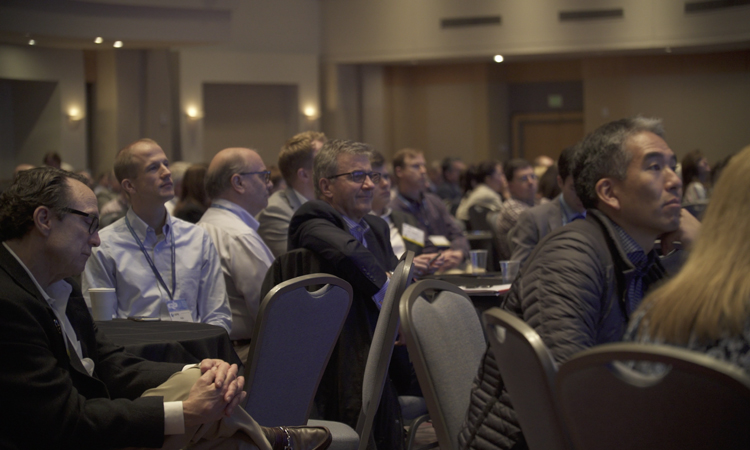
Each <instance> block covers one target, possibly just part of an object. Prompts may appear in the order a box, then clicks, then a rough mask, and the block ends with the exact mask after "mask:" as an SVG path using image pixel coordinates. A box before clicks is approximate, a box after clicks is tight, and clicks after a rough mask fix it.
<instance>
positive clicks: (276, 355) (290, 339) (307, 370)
mask: <svg viewBox="0 0 750 450" xmlns="http://www.w3.org/2000/svg"><path fill="white" fill-rule="evenodd" d="M312 285H323V287H322V288H320V289H318V290H317V291H314V292H308V291H307V289H306V287H308V286H312ZM352 292H353V291H352V287H351V285H349V283H347V282H346V281H344V280H342V279H340V278H338V277H335V276H332V275H326V274H311V275H304V276H301V277H298V278H294V279H292V280H288V281H285V282H283V283H281V284H279V285H277V286H276V287H274V288H273V289H271V291H270V292H269V293H268V295H266V297H265V298H264V299H263V301H262V302H261V305H260V309H259V311H258V320H257V322H256V326H255V329H254V330H253V338H252V341H251V344H250V356H249V358H248V361H247V363H246V364H245V379H246V383H245V390H246V391H247V399H246V403H245V409H246V410H247V411H248V412H249V413H250V414H251V415H252V416H253V418H254V419H255V420H256V421H257V422H258V423H259V424H261V425H263V426H281V425H285V426H301V425H306V424H307V423H308V419H309V417H310V413H311V411H312V408H313V404H314V398H315V392H316V391H317V389H318V384H319V383H320V380H321V377H322V376H323V371H324V370H325V368H326V365H327V364H328V360H329V359H330V357H331V354H332V352H333V348H334V346H335V344H336V341H337V339H338V336H339V334H340V332H341V329H342V327H343V325H344V321H345V320H346V317H347V314H348V312H349V307H350V306H351V303H352ZM321 422H322V421H321ZM323 425H325V426H328V427H329V428H331V432H332V434H334V436H336V435H337V433H338V434H340V433H341V432H342V431H341V430H343V432H346V429H349V430H351V428H350V427H348V426H346V425H344V424H339V423H336V422H325V423H323ZM350 435H354V436H355V437H356V433H354V431H353V430H351V432H350ZM348 448H356V445H354V446H353V447H348Z"/></svg>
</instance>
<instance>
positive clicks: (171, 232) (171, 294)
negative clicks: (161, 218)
mask: <svg viewBox="0 0 750 450" xmlns="http://www.w3.org/2000/svg"><path fill="white" fill-rule="evenodd" d="M125 225H127V226H128V230H130V234H132V235H133V238H134V239H135V241H136V242H137V243H138V246H139V247H141V252H143V256H145V257H146V261H148V265H149V266H151V270H152V271H153V272H154V275H155V276H156V279H157V280H158V281H159V283H161V286H162V287H163V288H164V290H165V291H167V295H169V299H170V300H174V294H176V293H177V278H176V276H175V251H174V230H172V229H171V228H170V230H169V236H170V237H171V238H172V240H171V248H172V292H169V288H168V287H167V283H165V282H164V279H163V278H162V277H161V274H160V273H159V271H158V270H157V269H156V266H155V265H154V261H153V260H152V259H151V257H150V256H148V252H147V251H146V248H145V247H143V242H141V240H140V239H139V238H138V235H136V234H135V230H133V227H132V226H131V225H130V220H129V219H128V216H125Z"/></svg>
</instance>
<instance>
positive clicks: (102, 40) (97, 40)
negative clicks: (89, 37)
mask: <svg viewBox="0 0 750 450" xmlns="http://www.w3.org/2000/svg"><path fill="white" fill-rule="evenodd" d="M102 42H104V39H102V38H101V37H97V38H96V39H94V44H101V43H102Z"/></svg>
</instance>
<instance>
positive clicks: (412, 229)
mask: <svg viewBox="0 0 750 450" xmlns="http://www.w3.org/2000/svg"><path fill="white" fill-rule="evenodd" d="M370 165H371V166H372V171H373V172H376V173H380V181H379V182H377V183H375V189H374V190H373V196H372V211H370V214H374V215H376V216H380V218H381V219H383V220H385V223H387V224H388V228H389V229H390V236H391V246H392V247H393V253H394V254H395V255H396V258H401V256H402V255H403V254H404V253H405V252H406V251H407V250H411V251H412V252H414V254H415V255H416V256H415V258H414V272H415V274H419V275H425V274H431V273H433V272H435V270H437V269H438V266H436V265H432V266H430V265H429V262H430V259H431V258H432V257H431V256H430V255H422V245H420V244H419V242H417V241H418V239H417V238H416V237H415V236H417V235H421V234H422V233H423V231H422V230H420V228H419V222H418V221H417V219H416V218H415V217H414V216H412V215H411V214H409V213H405V212H403V211H400V210H397V209H393V208H391V207H390V202H391V171H390V170H389V168H388V164H387V163H386V162H385V158H384V157H383V155H382V154H381V153H380V152H378V151H376V150H373V151H372V153H371V154H370Z"/></svg>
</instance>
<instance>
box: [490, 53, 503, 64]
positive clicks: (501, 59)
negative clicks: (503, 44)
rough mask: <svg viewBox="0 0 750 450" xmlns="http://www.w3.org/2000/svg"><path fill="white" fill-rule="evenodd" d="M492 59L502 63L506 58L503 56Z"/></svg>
mask: <svg viewBox="0 0 750 450" xmlns="http://www.w3.org/2000/svg"><path fill="white" fill-rule="evenodd" d="M492 59H494V60H495V62H496V63H501V62H503V60H504V59H505V58H503V55H495V57H494V58H492Z"/></svg>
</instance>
